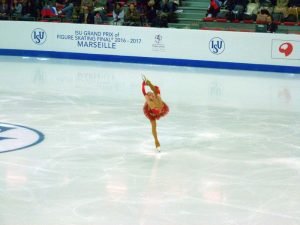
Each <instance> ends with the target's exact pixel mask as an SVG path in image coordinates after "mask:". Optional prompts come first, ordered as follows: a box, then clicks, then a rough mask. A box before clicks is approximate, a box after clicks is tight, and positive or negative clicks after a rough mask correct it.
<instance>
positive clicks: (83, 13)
mask: <svg viewBox="0 0 300 225" xmlns="http://www.w3.org/2000/svg"><path fill="white" fill-rule="evenodd" d="M92 6H93V1H92V0H81V4H80V8H79V18H78V22H79V23H87V16H88V14H89V8H92Z"/></svg>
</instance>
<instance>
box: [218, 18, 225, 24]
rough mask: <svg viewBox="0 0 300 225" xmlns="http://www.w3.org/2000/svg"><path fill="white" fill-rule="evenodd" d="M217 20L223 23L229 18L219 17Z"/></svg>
mask: <svg viewBox="0 0 300 225" xmlns="http://www.w3.org/2000/svg"><path fill="white" fill-rule="evenodd" d="M216 21H217V22H221V23H226V22H227V19H223V18H217V19H216Z"/></svg>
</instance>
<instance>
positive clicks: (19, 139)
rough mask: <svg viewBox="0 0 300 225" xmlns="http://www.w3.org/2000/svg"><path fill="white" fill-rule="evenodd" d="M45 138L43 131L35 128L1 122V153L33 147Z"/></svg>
mask: <svg viewBox="0 0 300 225" xmlns="http://www.w3.org/2000/svg"><path fill="white" fill-rule="evenodd" d="M44 138H45V137H44V134H43V133H42V132H40V131H38V130H35V129H33V128H30V127H25V126H21V125H16V124H9V123H1V122H0V153H4V152H11V151H16V150H21V149H24V148H29V147H32V146H34V145H36V144H39V143H41V142H42V141H43V140H44Z"/></svg>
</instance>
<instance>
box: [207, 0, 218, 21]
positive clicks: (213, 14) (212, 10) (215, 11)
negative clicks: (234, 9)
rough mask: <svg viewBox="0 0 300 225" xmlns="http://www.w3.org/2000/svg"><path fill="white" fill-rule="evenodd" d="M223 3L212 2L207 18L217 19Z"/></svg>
mask: <svg viewBox="0 0 300 225" xmlns="http://www.w3.org/2000/svg"><path fill="white" fill-rule="evenodd" d="M221 4H222V3H221V2H220V1H219V0H210V3H209V6H208V9H207V13H206V16H207V17H216V16H217V14H218V13H219V12H220V7H221Z"/></svg>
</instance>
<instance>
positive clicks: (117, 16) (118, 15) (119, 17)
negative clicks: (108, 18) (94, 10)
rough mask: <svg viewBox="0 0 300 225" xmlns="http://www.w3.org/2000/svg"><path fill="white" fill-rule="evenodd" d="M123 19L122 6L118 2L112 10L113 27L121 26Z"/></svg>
mask: <svg viewBox="0 0 300 225" xmlns="http://www.w3.org/2000/svg"><path fill="white" fill-rule="evenodd" d="M124 17H125V13H124V9H123V6H122V5H121V4H120V3H119V2H117V3H116V4H115V6H114V9H113V19H114V20H113V23H114V24H115V25H122V24H123V23H124Z"/></svg>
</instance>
